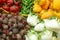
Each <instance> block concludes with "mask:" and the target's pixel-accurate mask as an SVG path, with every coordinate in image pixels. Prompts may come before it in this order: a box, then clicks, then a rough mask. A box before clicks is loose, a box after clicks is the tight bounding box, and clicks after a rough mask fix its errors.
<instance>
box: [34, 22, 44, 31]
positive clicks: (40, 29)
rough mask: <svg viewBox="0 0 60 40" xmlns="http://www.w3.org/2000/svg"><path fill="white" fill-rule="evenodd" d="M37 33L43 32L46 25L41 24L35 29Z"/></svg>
mask: <svg viewBox="0 0 60 40" xmlns="http://www.w3.org/2000/svg"><path fill="white" fill-rule="evenodd" d="M34 30H35V31H43V30H44V24H43V23H39V24H37V25H36V26H35V27H34Z"/></svg>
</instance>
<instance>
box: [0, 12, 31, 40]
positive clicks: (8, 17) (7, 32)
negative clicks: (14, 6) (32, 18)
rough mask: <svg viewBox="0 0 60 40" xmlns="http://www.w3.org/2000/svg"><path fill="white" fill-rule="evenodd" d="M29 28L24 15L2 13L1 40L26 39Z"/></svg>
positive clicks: (0, 14)
mask: <svg viewBox="0 0 60 40" xmlns="http://www.w3.org/2000/svg"><path fill="white" fill-rule="evenodd" d="M29 28H30V26H29V25H28V23H27V22H26V20H25V19H24V17H23V16H20V15H12V14H4V13H0V40H25V36H24V35H25V34H26V31H27V30H28V29H29Z"/></svg>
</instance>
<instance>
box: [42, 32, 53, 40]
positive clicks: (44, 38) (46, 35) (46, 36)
mask: <svg viewBox="0 0 60 40" xmlns="http://www.w3.org/2000/svg"><path fill="white" fill-rule="evenodd" d="M52 39H53V37H52V32H51V31H45V32H44V34H43V35H41V40H52Z"/></svg>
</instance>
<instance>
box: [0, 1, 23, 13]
mask: <svg viewBox="0 0 60 40" xmlns="http://www.w3.org/2000/svg"><path fill="white" fill-rule="evenodd" d="M21 2H22V0H0V7H2V8H3V9H5V10H7V11H9V12H13V13H18V12H19V11H20V10H21V7H22V6H21Z"/></svg>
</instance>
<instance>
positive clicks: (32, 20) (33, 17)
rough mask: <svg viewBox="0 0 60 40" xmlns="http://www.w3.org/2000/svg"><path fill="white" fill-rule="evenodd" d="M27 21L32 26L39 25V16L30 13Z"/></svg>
mask: <svg viewBox="0 0 60 40" xmlns="http://www.w3.org/2000/svg"><path fill="white" fill-rule="evenodd" d="M27 22H28V23H29V24H30V25H32V26H35V25H37V24H38V23H39V20H38V16H36V15H31V14H29V15H28V18H27Z"/></svg>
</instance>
